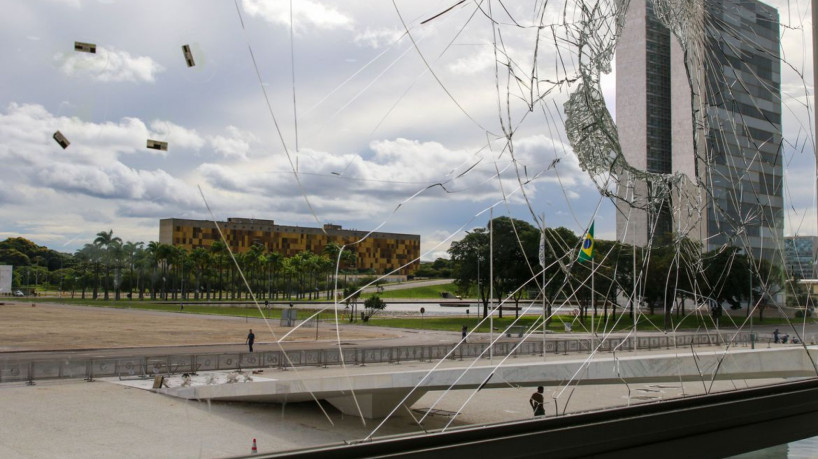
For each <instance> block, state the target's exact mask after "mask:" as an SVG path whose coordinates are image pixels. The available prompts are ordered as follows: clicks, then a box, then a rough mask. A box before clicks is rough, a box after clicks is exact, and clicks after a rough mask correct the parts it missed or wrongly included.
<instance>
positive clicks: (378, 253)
mask: <svg viewBox="0 0 818 459" xmlns="http://www.w3.org/2000/svg"><path fill="white" fill-rule="evenodd" d="M218 225H219V227H220V228H221V230H222V232H223V233H224V237H225V239H226V240H227V244H228V245H229V246H230V249H231V250H233V251H234V252H237V253H241V252H245V251H247V250H248V249H249V248H250V247H252V246H253V245H254V244H261V245H263V246H264V247H265V248H266V249H267V250H268V251H270V252H278V253H280V254H281V255H283V256H285V257H291V256H293V255H295V254H297V253H299V252H303V251H307V252H312V253H316V254H321V253H322V251H323V250H324V247H325V246H326V245H327V244H329V243H331V242H335V243H337V244H339V245H342V244H347V245H348V247H347V248H348V249H351V250H353V251H354V252H355V254H356V263H355V267H356V268H358V269H372V270H374V271H375V272H376V273H378V274H383V273H387V272H391V271H392V270H393V269H397V268H400V267H401V266H403V268H401V269H400V270H399V271H397V274H403V275H413V274H414V273H415V271H417V269H418V268H419V267H420V260H419V257H420V236H419V235H416V234H400V233H372V234H371V235H370V236H369V237H368V238H367V239H366V240H364V241H363V242H361V243H359V244H357V245H351V244H352V243H353V242H355V241H358V240H360V239H361V238H363V237H364V236H366V234H367V233H366V231H355V230H345V229H342V228H341V226H340V225H324V228H323V229H321V228H308V227H301V226H283V225H276V224H275V222H274V221H273V220H256V219H250V218H228V219H227V221H226V222H218ZM220 239H221V237H220V236H219V231H218V230H217V229H216V225H215V224H214V223H213V222H212V221H209V220H186V219H180V218H165V219H161V220H159V242H161V243H164V244H171V245H174V246H179V247H184V248H185V249H187V250H192V249H195V248H197V247H204V248H208V247H210V245H211V244H213V242H214V241H218V240H220ZM404 265H406V266H404Z"/></svg>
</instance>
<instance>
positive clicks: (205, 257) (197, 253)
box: [190, 247, 211, 300]
mask: <svg viewBox="0 0 818 459" xmlns="http://www.w3.org/2000/svg"><path fill="white" fill-rule="evenodd" d="M210 260H211V258H210V254H209V253H208V252H207V250H206V249H204V248H203V247H196V248H195V249H193V252H191V253H190V261H191V262H192V263H193V266H194V267H195V268H196V291H195V293H194V294H193V298H194V299H197V300H198V299H199V292H201V289H202V276H203V275H204V273H205V271H206V270H207V268H208V266H210ZM209 293H210V292H209V290H208V294H209Z"/></svg>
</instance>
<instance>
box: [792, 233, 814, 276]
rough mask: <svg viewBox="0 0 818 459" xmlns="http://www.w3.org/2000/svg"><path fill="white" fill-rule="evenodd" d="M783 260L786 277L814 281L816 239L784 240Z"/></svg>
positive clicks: (807, 237) (795, 238) (801, 237)
mask: <svg viewBox="0 0 818 459" xmlns="http://www.w3.org/2000/svg"><path fill="white" fill-rule="evenodd" d="M784 260H785V263H786V267H787V276H788V277H790V278H793V277H794V278H796V279H816V278H818V275H816V272H815V270H816V266H815V262H816V260H818V237H816V236H794V237H786V238H784Z"/></svg>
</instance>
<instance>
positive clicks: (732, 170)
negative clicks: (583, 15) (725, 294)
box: [616, 0, 784, 261]
mask: <svg viewBox="0 0 818 459" xmlns="http://www.w3.org/2000/svg"><path fill="white" fill-rule="evenodd" d="M690 21H691V23H692V24H693V25H695V24H696V23H697V21H698V24H699V25H702V27H698V28H697V27H694V26H693V25H691V26H690V27H689V28H688V30H696V29H699V30H701V31H702V32H701V33H700V34H699V35H698V36H694V37H689V38H688V40H687V43H688V44H689V46H690V49H689V50H690V52H689V53H687V67H686V65H685V52H684V50H683V48H682V46H681V45H680V44H679V40H678V39H677V38H676V36H675V35H674V34H672V33H671V32H670V30H668V29H667V28H666V27H665V26H664V25H662V23H661V22H660V21H659V19H657V17H656V14H655V13H654V11H653V8H652V4H651V3H650V2H648V1H645V0H634V1H631V2H630V9H629V10H628V12H627V14H626V21H625V26H624V29H623V32H622V35H621V37H620V39H619V41H618V43H617V52H616V72H617V75H616V78H617V81H616V94H617V97H616V118H617V120H616V121H617V128H618V131H619V139H620V144H621V146H622V151H623V154H624V156H625V158H626V159H627V160H628V163H629V164H630V165H632V166H633V167H635V168H636V169H639V170H641V171H646V172H652V173H656V174H663V175H662V176H661V177H667V178H668V180H666V181H663V180H641V179H640V178H638V177H635V176H634V175H632V174H624V176H623V177H619V179H620V180H619V189H618V195H619V196H620V197H621V198H622V200H621V201H619V202H618V204H617V209H618V212H617V238H618V239H619V240H621V241H624V242H626V243H631V244H636V245H640V246H644V245H646V244H647V243H648V242H649V241H650V240H651V236H652V235H655V236H656V237H657V238H661V237H663V236H668V235H670V234H675V235H677V236H686V237H689V238H691V239H693V240H696V241H699V242H701V243H702V249H703V250H704V251H709V250H714V249H717V248H719V247H721V246H723V245H725V244H726V245H733V246H738V247H748V248H750V249H751V250H752V251H753V253H754V256H756V257H763V258H766V259H769V260H777V261H780V260H781V253H780V250H781V247H782V240H783V223H784V218H783V197H782V177H783V165H782V158H781V99H780V92H781V90H780V84H781V76H780V59H779V34H778V12H777V10H775V9H774V8H771V7H769V6H767V5H765V4H763V3H761V2H758V1H754V0H742V1H737V0H722V1H713V2H707V3H706V4H705V6H704V9H703V10H702V13H701V18H700V19H698V20H694V19H691V20H690ZM689 76H690V78H689ZM691 80H692V81H694V84H692V85H691V83H690V81H691ZM694 114H695V116H694ZM699 114H701V116H699ZM694 125H695V126H696V129H695V130H694ZM678 173H681V174H684V176H686V177H687V179H685V180H683V181H681V182H679V181H673V182H672V181H671V180H670V177H671V175H670V174H678ZM671 182H672V183H671ZM668 187H669V188H670V189H671V191H670V192H669V193H668V192H667V189H668ZM654 240H655V238H654Z"/></svg>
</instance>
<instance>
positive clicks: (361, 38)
mask: <svg viewBox="0 0 818 459" xmlns="http://www.w3.org/2000/svg"><path fill="white" fill-rule="evenodd" d="M403 34H404V32H403V31H402V30H398V29H389V28H381V29H372V28H369V27H367V28H366V29H364V31H363V32H358V33H357V34H356V35H355V38H353V39H352V41H353V42H354V43H355V44H356V45H359V46H369V47H372V48H380V47H382V46H388V45H391V44H392V43H394V42H396V41H397V40H399V39H400V38H401V37H402V36H403Z"/></svg>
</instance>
